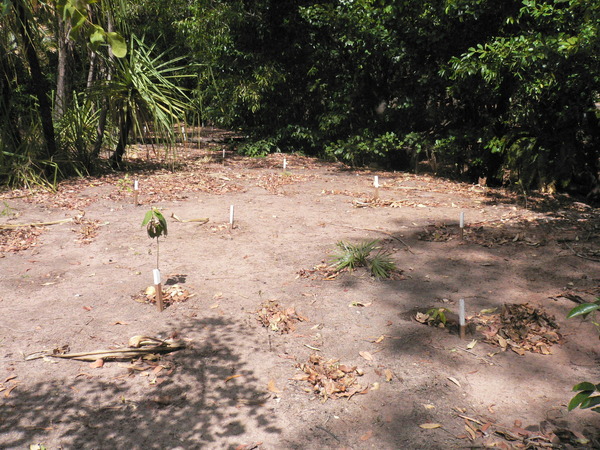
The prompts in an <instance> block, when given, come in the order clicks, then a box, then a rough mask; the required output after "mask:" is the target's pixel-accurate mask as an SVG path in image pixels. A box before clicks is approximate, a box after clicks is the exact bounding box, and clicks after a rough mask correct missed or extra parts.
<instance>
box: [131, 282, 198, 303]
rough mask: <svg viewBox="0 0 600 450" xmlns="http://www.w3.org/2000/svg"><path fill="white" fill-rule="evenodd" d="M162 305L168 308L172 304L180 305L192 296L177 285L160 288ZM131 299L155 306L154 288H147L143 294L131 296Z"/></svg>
mask: <svg viewBox="0 0 600 450" xmlns="http://www.w3.org/2000/svg"><path fill="white" fill-rule="evenodd" d="M162 296H163V304H164V305H165V306H170V305H172V304H173V303H182V302H186V301H188V300H189V299H190V298H191V297H193V296H194V294H190V291H189V290H187V289H185V288H183V287H182V286H180V285H179V284H174V285H172V286H166V287H162ZM133 299H134V300H135V301H136V302H139V303H151V304H156V287H154V286H148V287H147V288H146V289H145V290H144V291H143V292H141V293H139V294H138V295H135V296H133Z"/></svg>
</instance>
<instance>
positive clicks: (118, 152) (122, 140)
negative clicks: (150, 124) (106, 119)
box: [110, 111, 132, 169]
mask: <svg viewBox="0 0 600 450" xmlns="http://www.w3.org/2000/svg"><path fill="white" fill-rule="evenodd" d="M124 114H125V118H124V119H122V120H121V123H120V126H119V128H120V130H119V142H118V144H117V148H115V152H114V153H113V154H112V156H111V157H110V160H111V162H112V167H113V168H114V169H120V168H121V164H122V163H123V155H125V149H126V148H127V143H128V139H129V131H131V124H132V117H131V113H130V112H129V111H125V113H124Z"/></svg>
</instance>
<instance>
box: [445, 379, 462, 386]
mask: <svg viewBox="0 0 600 450" xmlns="http://www.w3.org/2000/svg"><path fill="white" fill-rule="evenodd" d="M448 379H449V380H450V381H452V382H453V383H454V384H455V385H457V386H458V387H461V386H460V383H459V382H458V380H457V379H456V378H454V377H448Z"/></svg>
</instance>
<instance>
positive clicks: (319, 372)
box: [293, 354, 369, 401]
mask: <svg viewBox="0 0 600 450" xmlns="http://www.w3.org/2000/svg"><path fill="white" fill-rule="evenodd" d="M296 367H297V368H299V369H300V370H302V371H303V372H304V373H303V374H299V375H296V376H295V377H294V378H293V379H294V380H296V381H308V382H309V383H310V384H311V385H312V387H311V388H305V391H307V392H314V393H315V394H316V395H317V396H318V397H320V398H321V399H322V400H323V401H326V400H327V399H329V398H331V399H336V398H342V397H345V398H348V399H349V398H350V397H352V396H354V395H356V394H366V393H367V392H368V391H369V388H368V387H364V386H361V385H360V384H359V383H358V382H357V377H359V376H362V375H363V372H362V371H361V370H360V369H358V368H357V367H356V366H347V365H345V364H340V361H339V359H329V360H325V358H323V357H322V356H320V355H317V354H312V355H310V357H309V358H308V362H307V363H301V364H297V365H296Z"/></svg>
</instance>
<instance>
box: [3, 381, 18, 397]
mask: <svg viewBox="0 0 600 450" xmlns="http://www.w3.org/2000/svg"><path fill="white" fill-rule="evenodd" d="M16 387H17V385H16V384H15V385H13V386H11V387H9V388H8V391H6V392H5V393H4V398H8V397H10V393H11V392H12V391H13V390H14V389H15V388H16Z"/></svg>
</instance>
